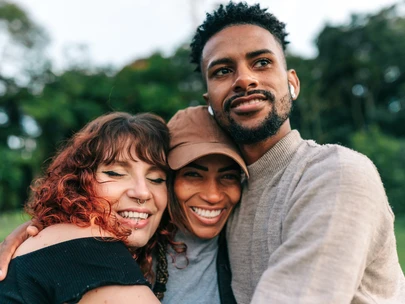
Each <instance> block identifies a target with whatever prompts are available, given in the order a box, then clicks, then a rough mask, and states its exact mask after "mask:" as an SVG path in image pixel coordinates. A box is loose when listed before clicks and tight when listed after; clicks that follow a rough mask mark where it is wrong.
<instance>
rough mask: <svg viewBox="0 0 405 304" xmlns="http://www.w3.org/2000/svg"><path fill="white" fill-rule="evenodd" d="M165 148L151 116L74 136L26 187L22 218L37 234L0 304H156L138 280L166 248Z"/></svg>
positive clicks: (18, 258) (105, 120)
mask: <svg viewBox="0 0 405 304" xmlns="http://www.w3.org/2000/svg"><path fill="white" fill-rule="evenodd" d="M168 148H169V131H168V129H167V127H166V125H165V123H164V121H163V120H162V119H161V118H160V117H158V116H155V115H152V114H138V115H130V114H127V113H112V114H108V115H104V116H101V117H99V118H97V119H95V120H94V121H92V122H90V123H89V124H88V125H87V126H85V127H84V128H83V129H82V130H81V131H79V132H78V133H76V134H75V135H74V136H73V138H72V139H71V140H70V141H69V142H68V143H67V144H66V146H65V147H64V148H63V149H62V150H61V151H60V152H59V153H58V154H57V155H56V157H55V158H54V159H53V160H52V162H51V164H50V166H49V167H48V169H47V171H46V173H45V175H44V176H43V177H41V178H39V179H38V180H36V181H35V182H34V183H33V186H32V197H31V199H30V201H29V202H28V203H27V204H26V211H27V213H28V214H30V215H31V216H32V218H33V220H34V221H35V222H37V223H39V225H40V226H42V227H44V229H43V230H41V231H40V232H39V234H38V235H37V236H36V237H35V238H29V239H27V240H26V241H25V242H24V243H23V244H22V245H21V246H20V247H18V249H17V251H16V252H15V253H14V256H13V259H12V260H11V263H10V265H9V271H8V276H7V278H6V279H5V280H4V281H2V282H0V302H1V303H3V304H6V303H30V304H35V303H41V304H44V303H77V302H79V301H80V303H84V304H85V303H101V302H103V301H108V303H129V302H130V303H155V302H156V303H159V301H158V300H157V299H156V297H155V296H154V294H153V292H152V291H151V289H150V284H149V282H148V281H147V280H146V279H145V277H144V275H145V276H146V277H147V278H148V279H150V280H151V278H152V273H153V272H152V257H151V254H152V251H153V249H154V247H155V246H156V244H157V242H158V241H159V242H166V243H170V239H169V238H168V236H167V235H168V234H167V233H166V234H165V233H163V229H161V228H159V229H158V226H159V223H160V222H161V219H162V217H164V216H166V215H164V212H165V209H166V205H167V198H168V194H167V187H166V180H167V179H168V175H169V172H170V169H169V167H168V165H167V162H166V153H167V151H168ZM163 222H165V220H164V221H163ZM157 229H158V231H157V232H156V230H157ZM128 249H129V250H128ZM103 303H104V302H103Z"/></svg>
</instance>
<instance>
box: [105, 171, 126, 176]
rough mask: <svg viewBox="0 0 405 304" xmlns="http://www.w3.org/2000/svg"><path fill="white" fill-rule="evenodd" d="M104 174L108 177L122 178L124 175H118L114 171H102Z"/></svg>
mask: <svg viewBox="0 0 405 304" xmlns="http://www.w3.org/2000/svg"><path fill="white" fill-rule="evenodd" d="M102 172H103V173H104V174H107V175H108V176H124V174H119V173H117V172H115V171H102Z"/></svg>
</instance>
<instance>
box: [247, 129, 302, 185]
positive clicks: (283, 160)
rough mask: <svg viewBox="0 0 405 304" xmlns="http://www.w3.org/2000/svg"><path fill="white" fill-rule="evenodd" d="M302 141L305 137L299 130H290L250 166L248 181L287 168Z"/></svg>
mask: <svg viewBox="0 0 405 304" xmlns="http://www.w3.org/2000/svg"><path fill="white" fill-rule="evenodd" d="M302 141H303V139H302V138H301V135H300V133H299V132H298V131H297V130H292V131H290V132H289V133H288V134H287V135H286V136H284V137H283V138H282V139H281V140H280V141H279V142H278V143H276V144H275V145H274V146H273V147H272V148H271V149H270V150H268V151H267V152H266V153H265V154H264V155H263V156H262V157H261V158H259V159H258V160H257V161H256V162H254V163H253V164H251V165H249V166H248V170H249V175H250V178H249V181H248V182H249V183H251V182H253V181H254V180H256V179H261V178H262V177H263V176H264V175H268V174H269V173H275V172H278V171H279V170H280V169H283V168H285V167H286V166H287V165H288V163H289V162H290V161H291V159H292V157H293V155H294V153H295V151H296V150H297V149H298V146H299V144H300V143H301V142H302Z"/></svg>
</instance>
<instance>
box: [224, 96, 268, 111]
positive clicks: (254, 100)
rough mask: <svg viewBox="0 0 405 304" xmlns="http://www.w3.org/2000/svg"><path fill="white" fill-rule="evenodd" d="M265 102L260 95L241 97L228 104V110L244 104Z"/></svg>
mask: <svg viewBox="0 0 405 304" xmlns="http://www.w3.org/2000/svg"><path fill="white" fill-rule="evenodd" d="M265 100H267V98H266V97H265V96H263V95H261V94H253V95H249V96H243V97H239V98H236V99H234V100H233V101H232V102H231V104H230V108H231V109H233V108H237V107H240V106H242V105H244V104H254V103H257V102H261V101H265Z"/></svg>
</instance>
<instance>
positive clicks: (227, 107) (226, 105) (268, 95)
mask: <svg viewBox="0 0 405 304" xmlns="http://www.w3.org/2000/svg"><path fill="white" fill-rule="evenodd" d="M252 94H262V95H264V96H265V97H266V99H267V100H269V101H270V102H271V103H274V101H275V100H276V97H275V96H274V94H273V93H271V92H270V91H266V90H252V91H248V92H247V93H245V92H241V93H237V94H235V95H233V96H231V97H229V98H228V99H227V100H225V102H224V111H225V113H229V112H230V111H231V104H232V102H233V101H234V100H235V99H237V98H240V97H244V96H249V95H252Z"/></svg>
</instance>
